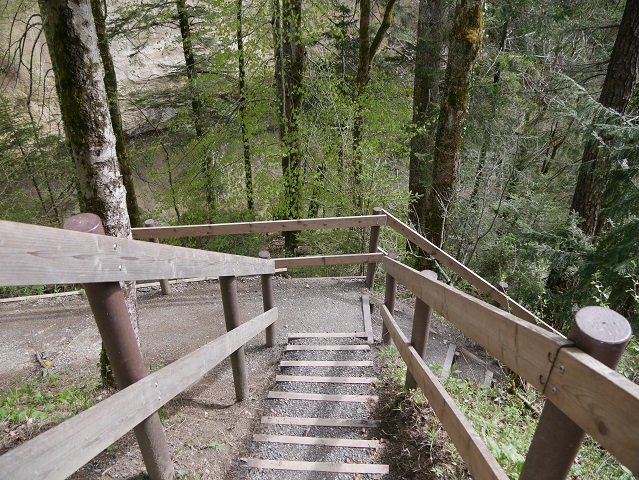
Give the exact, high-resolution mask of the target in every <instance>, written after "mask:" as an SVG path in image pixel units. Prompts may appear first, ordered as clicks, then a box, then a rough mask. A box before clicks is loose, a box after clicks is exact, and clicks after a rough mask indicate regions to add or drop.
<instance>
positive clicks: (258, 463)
mask: <svg viewBox="0 0 639 480" xmlns="http://www.w3.org/2000/svg"><path fill="white" fill-rule="evenodd" d="M246 466H247V467H253V468H269V469H274V470H300V471H306V472H332V473H364V474H365V473H370V474H380V475H385V474H387V473H388V465H381V464H378V463H329V462H302V461H296V460H257V459H254V458H247V459H246Z"/></svg>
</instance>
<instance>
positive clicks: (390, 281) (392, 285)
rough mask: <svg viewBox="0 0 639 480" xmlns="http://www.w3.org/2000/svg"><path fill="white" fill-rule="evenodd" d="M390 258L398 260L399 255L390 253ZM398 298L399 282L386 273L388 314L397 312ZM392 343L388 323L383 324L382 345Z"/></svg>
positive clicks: (385, 289)
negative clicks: (396, 302)
mask: <svg viewBox="0 0 639 480" xmlns="http://www.w3.org/2000/svg"><path fill="white" fill-rule="evenodd" d="M388 258H390V259H391V260H397V259H398V258H399V255H398V254H397V253H395V252H389V253H388ZM396 296H397V280H395V278H393V276H392V275H390V274H389V273H388V272H386V285H385V287H384V305H386V308H387V309H388V312H389V313H390V314H391V315H393V313H394V312H395V297H396ZM390 341H391V337H390V332H389V331H388V327H387V326H386V323H382V343H383V344H384V345H388V344H389V343H390Z"/></svg>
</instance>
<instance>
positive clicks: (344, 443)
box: [253, 434, 379, 448]
mask: <svg viewBox="0 0 639 480" xmlns="http://www.w3.org/2000/svg"><path fill="white" fill-rule="evenodd" d="M253 441H254V442H272V443H292V444H295V445H324V446H327V447H351V448H377V447H379V440H354V439H350V438H326V437H299V436H295V435H262V434H255V435H253Z"/></svg>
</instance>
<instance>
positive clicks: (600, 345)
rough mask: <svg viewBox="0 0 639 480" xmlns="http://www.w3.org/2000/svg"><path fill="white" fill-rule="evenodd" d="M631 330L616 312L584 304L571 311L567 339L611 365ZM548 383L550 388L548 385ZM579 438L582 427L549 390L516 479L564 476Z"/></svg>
mask: <svg viewBox="0 0 639 480" xmlns="http://www.w3.org/2000/svg"><path fill="white" fill-rule="evenodd" d="M631 333H632V332H631V328H630V324H629V323H628V320H626V319H625V318H624V317H622V316H621V315H619V314H618V313H616V312H614V311H612V310H609V309H607V308H603V307H585V308H582V309H581V310H579V311H578V312H577V314H576V315H575V321H574V323H573V324H572V326H571V328H570V333H569V334H568V339H569V340H572V341H573V342H575V346H576V347H577V348H579V349H581V350H582V351H584V352H585V353H587V354H588V355H590V356H591V357H593V358H595V359H597V360H599V361H600V362H602V363H603V364H604V365H606V366H608V367H610V368H613V369H614V368H615V367H616V366H617V363H618V362H619V359H620V358H621V355H622V354H623V352H624V350H625V348H626V345H628V342H629V341H630V335H631ZM559 368H560V369H561V365H560V366H559ZM565 373H566V374H569V373H570V372H565ZM549 387H550V388H552V385H549ZM583 439H584V432H583V430H581V428H579V426H577V424H575V423H574V422H573V421H572V420H571V419H570V418H568V416H567V415H566V414H564V413H563V412H562V411H561V410H560V409H559V408H558V407H556V406H555V405H554V404H553V403H552V390H551V392H550V394H549V395H548V398H547V399H546V404H545V405H544V409H543V411H542V412H541V417H540V418H539V424H538V425H537V429H536V430H535V434H534V436H533V440H532V443H531V444H530V448H529V450H528V455H526V461H525V462H524V466H523V469H522V471H521V475H520V476H519V478H520V480H533V479H534V480H557V479H563V478H566V476H567V475H568V472H569V470H570V467H571V465H572V463H573V461H574V460H575V457H576V456H577V453H578V452H579V447H580V446H581V442H582V441H583Z"/></svg>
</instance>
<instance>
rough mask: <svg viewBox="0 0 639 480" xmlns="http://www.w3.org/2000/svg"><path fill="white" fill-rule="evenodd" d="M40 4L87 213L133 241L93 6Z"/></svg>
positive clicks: (82, 0)
mask: <svg viewBox="0 0 639 480" xmlns="http://www.w3.org/2000/svg"><path fill="white" fill-rule="evenodd" d="M38 3H39V6H40V13H41V15H42V18H43V25H44V33H45V36H46V40H47V46H48V48H49V54H50V56H51V62H52V64H53V73H54V75H55V80H56V90H57V93H58V98H59V101H60V111H61V113H62V120H63V122H64V131H65V135H66V137H67V141H68V142H69V146H70V149H71V154H72V156H73V159H74V162H75V165H76V169H77V173H78V184H79V190H80V194H81V196H82V203H83V205H84V208H85V211H87V212H91V213H95V214H96V215H98V216H99V217H100V218H102V222H103V225H104V231H105V233H106V234H107V235H111V236H113V237H121V238H131V224H130V222H129V215H128V211H127V204H126V190H125V188H124V185H123V184H122V177H121V175H120V169H119V165H118V157H117V154H116V148H115V145H116V139H115V135H114V133H113V126H112V124H111V116H110V114H109V102H108V99H107V94H106V89H105V85H104V70H103V68H102V63H101V60H100V51H99V49H98V38H97V33H96V29H95V24H94V20H93V13H92V10H91V2H90V0H39V2H38ZM124 288H125V299H126V302H127V307H128V309H129V313H130V316H131V323H132V325H133V329H134V331H135V333H136V336H137V335H138V315H137V308H136V295H135V282H126V284H125V285H124Z"/></svg>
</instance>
